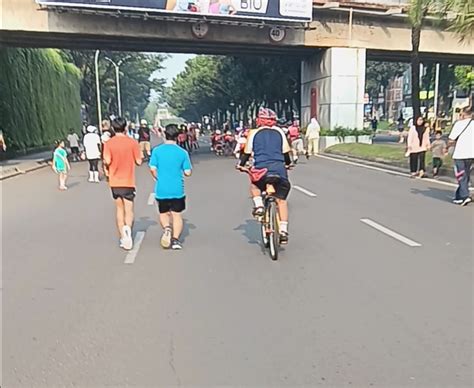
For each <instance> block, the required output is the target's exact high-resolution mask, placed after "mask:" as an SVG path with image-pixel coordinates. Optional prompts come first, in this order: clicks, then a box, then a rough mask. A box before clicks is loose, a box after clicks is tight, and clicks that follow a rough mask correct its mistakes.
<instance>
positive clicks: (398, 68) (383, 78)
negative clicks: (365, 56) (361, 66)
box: [366, 61, 408, 98]
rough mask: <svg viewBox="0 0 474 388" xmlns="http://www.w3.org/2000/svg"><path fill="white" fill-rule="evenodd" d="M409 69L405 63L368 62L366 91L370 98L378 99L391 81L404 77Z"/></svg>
mask: <svg viewBox="0 0 474 388" xmlns="http://www.w3.org/2000/svg"><path fill="white" fill-rule="evenodd" d="M407 67H408V66H407V65H406V64H405V63H398V62H379V61H367V70H366V90H367V93H369V96H370V97H372V98H376V97H378V95H379V92H380V89H381V87H382V86H383V88H384V89H386V88H387V87H388V83H389V81H390V80H391V79H392V78H394V77H397V76H401V75H403V73H404V72H405V70H406V69H407Z"/></svg>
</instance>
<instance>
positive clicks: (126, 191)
mask: <svg viewBox="0 0 474 388" xmlns="http://www.w3.org/2000/svg"><path fill="white" fill-rule="evenodd" d="M112 197H113V198H114V199H119V198H122V199H126V200H127V201H132V202H133V200H134V199H135V187H112Z"/></svg>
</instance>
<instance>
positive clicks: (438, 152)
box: [431, 131, 447, 178]
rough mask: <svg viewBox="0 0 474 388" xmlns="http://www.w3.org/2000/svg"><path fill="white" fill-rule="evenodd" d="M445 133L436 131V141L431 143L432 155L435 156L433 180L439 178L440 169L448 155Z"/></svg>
mask: <svg viewBox="0 0 474 388" xmlns="http://www.w3.org/2000/svg"><path fill="white" fill-rule="evenodd" d="M442 135H443V132H441V131H436V133H435V140H434V141H433V143H431V153H432V154H433V178H437V177H438V174H439V169H440V168H441V166H442V165H443V158H444V157H445V155H446V151H447V145H446V142H445V141H444V140H443V139H442Z"/></svg>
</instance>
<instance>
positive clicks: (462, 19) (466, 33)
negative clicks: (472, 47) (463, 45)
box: [446, 0, 474, 40]
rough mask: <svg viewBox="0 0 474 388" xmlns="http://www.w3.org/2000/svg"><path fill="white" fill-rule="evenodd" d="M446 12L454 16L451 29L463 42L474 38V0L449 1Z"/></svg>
mask: <svg viewBox="0 0 474 388" xmlns="http://www.w3.org/2000/svg"><path fill="white" fill-rule="evenodd" d="M446 10H447V11H448V12H450V13H452V14H453V18H452V20H451V23H450V24H451V25H450V29H451V30H452V31H454V32H456V33H457V34H458V35H459V37H460V38H461V40H467V39H470V38H472V37H474V0H447V1H446Z"/></svg>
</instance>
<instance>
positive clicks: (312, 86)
mask: <svg viewBox="0 0 474 388" xmlns="http://www.w3.org/2000/svg"><path fill="white" fill-rule="evenodd" d="M365 56H366V50H365V49H360V48H330V49H326V50H324V51H321V52H319V53H318V54H316V55H314V56H313V57H311V58H309V59H307V60H305V61H303V63H302V65H301V116H302V117H301V123H302V125H307V124H308V123H309V121H310V119H311V117H313V116H316V117H317V118H318V121H319V123H320V124H321V127H322V128H327V129H334V128H335V127H337V126H342V127H348V128H352V129H355V128H357V129H362V128H363V125H364V94H365V67H366V66H365V65H366V58H365Z"/></svg>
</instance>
